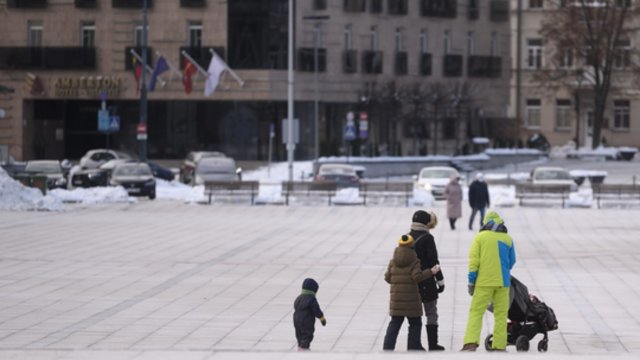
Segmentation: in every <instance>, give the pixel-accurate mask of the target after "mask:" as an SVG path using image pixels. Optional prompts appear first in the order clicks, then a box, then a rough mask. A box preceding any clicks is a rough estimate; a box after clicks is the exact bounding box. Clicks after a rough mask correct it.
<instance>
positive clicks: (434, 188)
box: [415, 166, 460, 199]
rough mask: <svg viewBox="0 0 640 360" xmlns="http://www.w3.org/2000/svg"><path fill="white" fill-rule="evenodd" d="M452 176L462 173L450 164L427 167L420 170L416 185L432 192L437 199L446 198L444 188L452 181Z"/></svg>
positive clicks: (417, 187)
mask: <svg viewBox="0 0 640 360" xmlns="http://www.w3.org/2000/svg"><path fill="white" fill-rule="evenodd" d="M451 176H458V177H460V173H459V172H458V170H456V169H455V168H452V167H450V166H429V167H425V168H422V170H420V174H418V177H417V179H416V184H415V187H416V189H424V190H426V191H429V192H431V194H432V195H433V197H434V198H435V199H444V188H445V187H446V186H447V184H448V183H449V181H451Z"/></svg>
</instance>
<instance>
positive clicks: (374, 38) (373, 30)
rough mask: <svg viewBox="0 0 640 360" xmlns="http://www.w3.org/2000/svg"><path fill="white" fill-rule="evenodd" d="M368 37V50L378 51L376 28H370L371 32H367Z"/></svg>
mask: <svg viewBox="0 0 640 360" xmlns="http://www.w3.org/2000/svg"><path fill="white" fill-rule="evenodd" d="M369 34H370V35H369V36H370V39H369V40H370V48H371V50H374V51H375V50H378V28H377V27H375V26H372V27H371V31H370V32H369Z"/></svg>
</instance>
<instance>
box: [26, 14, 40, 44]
mask: <svg viewBox="0 0 640 360" xmlns="http://www.w3.org/2000/svg"><path fill="white" fill-rule="evenodd" d="M27 26H28V31H29V33H28V36H27V43H28V45H29V46H32V47H40V46H42V32H43V29H44V28H43V26H42V21H33V20H29V22H28V23H27Z"/></svg>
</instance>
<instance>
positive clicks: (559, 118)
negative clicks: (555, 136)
mask: <svg viewBox="0 0 640 360" xmlns="http://www.w3.org/2000/svg"><path fill="white" fill-rule="evenodd" d="M555 105H556V107H555V109H556V111H555V124H554V125H555V129H556V130H569V129H571V119H572V118H573V114H575V112H574V109H573V106H572V102H571V100H569V99H556V104H555ZM586 117H587V126H589V127H591V126H592V124H593V110H588V111H587V113H586ZM630 119H631V102H630V101H629V100H624V99H619V100H614V101H613V124H611V125H612V127H613V129H615V130H629V124H630ZM540 125H541V101H540V99H527V100H526V109H525V126H526V127H528V128H533V129H535V128H540Z"/></svg>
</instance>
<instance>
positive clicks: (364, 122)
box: [358, 111, 369, 140]
mask: <svg viewBox="0 0 640 360" xmlns="http://www.w3.org/2000/svg"><path fill="white" fill-rule="evenodd" d="M368 119H369V116H368V114H367V112H366V111H362V112H360V123H359V124H358V129H360V133H359V134H358V135H359V137H360V139H362V140H364V139H366V138H367V137H368V136H369V120H368Z"/></svg>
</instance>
